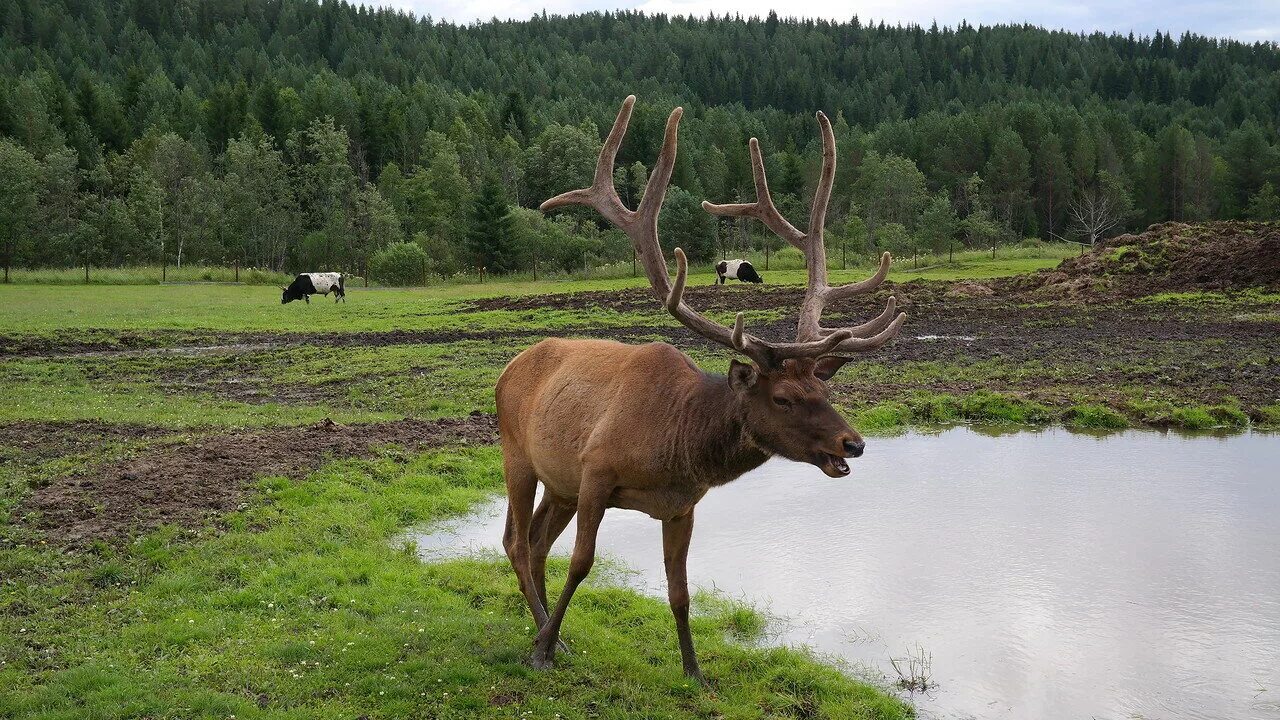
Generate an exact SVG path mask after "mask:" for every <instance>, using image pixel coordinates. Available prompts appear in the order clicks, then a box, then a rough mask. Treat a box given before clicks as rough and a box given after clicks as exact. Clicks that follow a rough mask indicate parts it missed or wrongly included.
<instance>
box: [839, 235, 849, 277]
mask: <svg viewBox="0 0 1280 720" xmlns="http://www.w3.org/2000/svg"><path fill="white" fill-rule="evenodd" d="M848 247H849V241H848V240H841V241H840V269H841V270H848V269H849V263H847V262H845V251H846V249H847V248H848Z"/></svg>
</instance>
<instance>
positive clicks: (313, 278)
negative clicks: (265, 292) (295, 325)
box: [280, 272, 347, 305]
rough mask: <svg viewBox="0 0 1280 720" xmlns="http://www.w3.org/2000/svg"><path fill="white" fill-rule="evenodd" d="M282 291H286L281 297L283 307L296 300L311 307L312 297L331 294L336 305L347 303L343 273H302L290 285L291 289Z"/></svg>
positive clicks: (287, 288)
mask: <svg viewBox="0 0 1280 720" xmlns="http://www.w3.org/2000/svg"><path fill="white" fill-rule="evenodd" d="M280 289H281V290H283V291H284V295H282V296H281V297H280V304H281V305H283V304H285V303H287V302H292V301H294V300H306V301H307V304H308V305H310V304H311V296H312V295H325V296H328V294H329V293H333V301H334V302H335V303H336V302H338V301H339V300H341V301H342V302H346V301H347V291H346V288H345V287H344V286H343V277H342V273H336V272H326V273H302V274H300V275H298V277H296V278H294V279H293V282H291V283H289V287H286V288H280Z"/></svg>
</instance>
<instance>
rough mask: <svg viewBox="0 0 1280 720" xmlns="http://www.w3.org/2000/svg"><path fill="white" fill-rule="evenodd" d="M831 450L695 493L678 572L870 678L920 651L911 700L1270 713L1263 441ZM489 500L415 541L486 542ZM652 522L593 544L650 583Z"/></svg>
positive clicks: (1272, 474)
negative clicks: (924, 674)
mask: <svg viewBox="0 0 1280 720" xmlns="http://www.w3.org/2000/svg"><path fill="white" fill-rule="evenodd" d="M853 465H854V472H853V474H852V475H851V476H850V477H849V478H845V479H841V480H831V479H828V478H826V477H825V476H824V475H822V474H821V473H820V472H819V471H818V470H817V469H815V468H812V467H809V466H806V465H797V464H793V463H788V462H784V461H773V462H770V463H768V464H766V465H765V466H764V467H762V468H760V469H759V470H757V471H755V472H753V473H751V474H749V475H747V476H744V477H743V478H741V479H740V480H738V481H737V482H735V483H732V484H730V485H727V486H725V487H723V488H718V489H716V490H713V491H712V492H711V493H710V494H708V496H707V497H706V499H704V500H703V502H702V504H700V505H699V506H698V515H697V526H696V530H695V532H694V538H693V545H692V548H691V550H690V553H689V577H690V581H691V582H692V583H695V584H697V585H700V586H702V587H706V588H714V589H716V590H718V591H719V592H722V593H725V594H727V595H729V596H732V597H738V598H742V599H744V600H746V601H748V602H750V603H752V604H754V605H756V606H758V607H760V608H762V609H764V610H765V611H767V612H768V613H770V614H771V615H772V616H774V617H775V618H776V620H775V623H774V628H773V629H774V635H773V637H772V638H771V641H773V642H780V643H786V644H803V645H807V646H809V647H811V648H814V649H815V650H817V651H819V652H822V653H828V654H831V655H834V656H838V657H840V658H842V659H843V660H845V661H846V662H848V663H849V664H850V665H851V666H852V667H853V668H854V671H855V672H858V673H861V674H863V675H865V676H867V677H870V678H873V679H881V680H882V681H884V682H886V683H893V682H894V681H896V680H897V679H898V672H897V671H896V670H895V669H894V667H893V662H892V660H897V661H898V666H899V667H900V668H902V670H903V671H905V672H906V674H908V675H910V674H911V670H910V669H909V667H908V666H909V664H910V662H909V660H910V658H912V657H914V658H915V659H916V660H917V661H919V660H921V659H925V660H928V661H929V668H928V680H929V690H927V691H926V692H918V693H912V694H911V695H910V697H911V699H912V701H913V702H915V703H916V705H917V707H918V708H919V710H920V713H921V715H922V716H923V717H932V718H1100V719H1104V718H1107V719H1109V718H1117V719H1119V718H1148V719H1154V718H1214V719H1222V720H1226V719H1228V718H1230V719H1231V720H1238V719H1241V718H1261V719H1266V718H1280V436H1275V435H1261V434H1244V435H1234V436H1229V437H1212V436H1198V437H1185V436H1179V435H1173V434H1160V433H1154V432H1124V433H1118V434H1111V435H1106V436H1094V435H1088V434H1080V433H1073V432H1068V431H1066V430H1062V429H1051V430H1045V431H1043V432H1034V433H1032V432H1017V433H1012V434H1003V435H990V434H983V433H980V432H976V431H974V430H972V429H969V428H954V429H951V430H947V431H945V432H942V433H939V434H932V435H922V434H910V435H904V436H901V437H896V438H874V439H872V440H870V441H869V443H868V449H867V454H866V455H865V456H864V457H863V458H862V459H860V460H858V461H856V462H855V463H853ZM504 511H505V499H503V500H499V501H496V502H494V503H493V504H491V505H488V506H485V507H483V508H481V509H480V510H478V511H477V512H475V513H473V514H472V515H469V516H467V517H465V518H463V519H461V520H459V521H457V522H455V523H452V524H450V525H446V526H442V527H437V528H433V529H431V530H430V531H429V532H426V533H423V534H422V535H421V536H419V537H417V538H416V540H417V542H418V545H419V548H420V550H421V552H422V553H423V554H424V556H425V557H428V558H437V557H441V556H442V555H450V554H455V553H459V552H474V551H480V552H492V551H499V552H500V544H501V543H500V538H501V535H502V522H503V513H504ZM659 528H660V526H659V524H658V523H657V522H656V521H653V520H651V519H649V518H648V517H647V516H644V515H641V514H639V513H635V512H630V511H622V510H611V511H609V513H608V515H607V516H606V519H605V523H604V525H603V527H602V530H601V534H600V547H601V550H602V552H603V553H604V554H606V555H608V556H610V557H612V558H613V559H615V560H616V561H618V562H620V563H622V564H624V565H626V566H628V567H630V568H632V569H633V570H634V571H635V574H634V576H633V577H634V582H635V584H636V585H637V587H639V588H641V589H642V590H644V591H647V592H652V593H654V594H657V595H662V596H665V595H664V593H665V590H664V575H663V572H662V551H661V548H662V541H661V533H660V529H659ZM572 537H573V527H572V526H570V528H569V530H568V531H567V532H566V533H565V534H564V536H563V537H562V538H561V541H560V542H559V543H558V544H557V546H556V547H557V551H558V552H561V553H565V554H567V553H568V551H569V549H570V544H571V541H572ZM695 609H696V608H695ZM566 622H567V624H568V625H572V622H573V621H572V610H570V617H569V619H568V620H567V621H566ZM672 648H673V656H672V657H673V662H676V660H674V658H675V657H676V655H675V654H674V652H675V650H674V648H675V633H674V629H673V631H672Z"/></svg>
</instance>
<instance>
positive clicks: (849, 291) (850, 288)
mask: <svg viewBox="0 0 1280 720" xmlns="http://www.w3.org/2000/svg"><path fill="white" fill-rule="evenodd" d="M892 262H893V258H892V256H890V255H889V253H888V252H884V253H881V254H880V267H878V268H876V272H875V274H874V275H872V276H871V277H869V278H867V279H866V280H861V281H859V282H855V283H849V284H848V285H840V286H838V287H833V288H827V300H843V299H845V298H849V297H853V296H854V295H862V294H863V293H869V292H871V291H872V290H875V289H876V288H877V287H879V286H880V283H882V282H884V279H885V277H887V276H888V275H889V265H890V264H892Z"/></svg>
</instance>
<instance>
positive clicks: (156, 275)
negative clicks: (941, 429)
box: [11, 240, 1079, 292]
mask: <svg viewBox="0 0 1280 720" xmlns="http://www.w3.org/2000/svg"><path fill="white" fill-rule="evenodd" d="M829 242H832V243H835V242H836V241H835V240H831V241H829ZM1077 254H1079V246H1078V245H1074V244H1071V243H1043V242H1035V241H1033V242H1032V244H1030V245H1029V246H1025V247H1024V246H1006V247H999V248H997V249H996V257H995V258H992V257H991V251H990V249H989V248H987V249H983V250H964V249H960V250H959V251H957V252H954V253H952V254H950V255H948V254H947V253H940V254H929V253H921V254H919V255H918V256H911V254H910V253H908V254H906V255H904V256H903V257H900V258H899V260H898V263H897V266H896V267H895V271H896V272H903V273H904V274H910V273H909V272H908V271H912V272H914V270H916V269H922V268H927V269H925V270H923V272H926V273H927V272H933V271H934V270H933V269H935V268H938V267H941V266H948V265H949V266H952V267H953V268H954V269H956V270H957V272H962V270H961V269H963V268H968V269H969V270H970V271H972V272H976V273H978V274H977V275H975V276H976V277H995V275H987V274H985V273H988V272H1001V273H1005V274H1008V273H1007V272H1005V271H1006V270H1008V269H1010V268H1020V269H1016V270H1014V272H1026V271H1027V268H1031V269H1036V268H1039V267H1048V266H1051V265H1054V264H1057V262H1058V261H1059V260H1061V259H1062V258H1065V257H1070V256H1073V255H1077ZM733 257H736V258H742V259H745V260H750V261H751V263H752V264H753V265H755V266H756V267H757V268H758V269H761V270H762V271H763V270H764V269H765V266H766V265H768V266H769V267H768V269H769V271H770V272H773V271H786V270H804V268H805V260H804V256H803V255H802V254H801V253H800V251H799V250H796V249H795V248H792V247H786V248H783V249H781V250H779V251H777V252H773V253H770V255H769V257H768V259H767V260H766V258H765V255H764V253H763V252H755V251H750V252H735V253H733ZM827 258H828V259H827V264H828V265H829V266H830V267H831V268H839V267H840V266H841V264H842V263H841V260H840V248H839V246H838V244H833V245H832V246H831V247H829V248H828V252H827ZM992 260H997V261H999V262H994V263H993V262H991V261H992ZM1010 260H1017V261H1022V262H1015V263H1012V264H1009V263H1008V261H1010ZM1026 261H1036V262H1030V263H1029V262H1026ZM878 262H879V255H878V254H876V255H860V254H858V253H855V252H852V251H850V252H849V253H848V254H847V255H846V258H845V264H846V265H847V266H848V267H849V268H850V269H861V270H864V271H865V270H866V269H869V268H873V267H875V265H876V264H877V263H878ZM711 265H712V264H711V263H708V264H704V265H695V266H693V267H691V268H690V274H691V275H707V276H711V275H712V274H713V273H714V270H713V269H712V267H711ZM1002 268H1003V269H1002ZM631 275H632V264H631V263H630V262H618V263H612V264H608V265H602V266H597V267H591V268H587V269H585V270H581V271H577V272H572V273H559V272H555V273H546V272H543V273H541V274H540V275H539V280H538V281H534V280H533V275H532V273H530V272H521V273H514V274H511V275H504V276H498V277H497V279H496V280H490V282H489V283H488V284H499V285H524V284H529V285H538V286H554V285H558V284H564V283H582V282H588V283H590V282H606V283H607V282H608V281H618V280H622V281H626V280H628V279H630V278H631ZM238 277H239V280H237V279H236V278H237V275H236V271H235V269H234V268H230V267H219V266H204V265H188V266H186V267H183V268H175V267H169V268H168V269H167V270H166V271H164V272H163V273H162V269H161V267H160V266H159V265H142V266H132V267H118V268H91V269H90V272H89V282H88V283H85V281H84V268H82V267H81V268H43V269H37V270H23V269H15V270H13V271H11V281H12V282H13V283H14V284H19V285H85V284H89V285H157V284H160V283H161V282H162V278H163V280H164V281H167V282H170V283H201V282H206V283H207V282H217V283H230V282H241V283H244V284H247V285H272V286H280V285H286V284H288V283H289V281H291V280H292V279H293V276H292V275H289V274H286V273H278V272H274V271H270V270H259V269H256V268H242V269H241V270H240V272H239V276H238ZM640 277H641V278H643V277H644V273H643V271H641V272H640ZM348 284H349V285H351V286H357V287H358V286H361V285H363V284H364V278H360V277H353V278H351V279H349V280H348ZM372 284H374V285H379V284H380V283H378V282H376V279H375V280H373V282H372ZM432 284H433V286H435V287H467V286H473V285H478V286H481V287H483V286H484V283H481V282H480V277H479V276H478V275H472V274H467V273H460V274H458V275H456V276H454V277H452V278H448V279H445V278H437V279H435V280H433V283H432ZM544 292H549V290H544Z"/></svg>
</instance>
